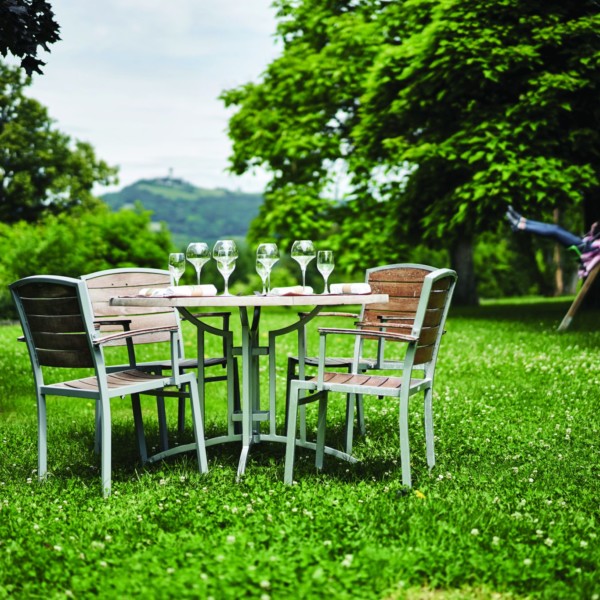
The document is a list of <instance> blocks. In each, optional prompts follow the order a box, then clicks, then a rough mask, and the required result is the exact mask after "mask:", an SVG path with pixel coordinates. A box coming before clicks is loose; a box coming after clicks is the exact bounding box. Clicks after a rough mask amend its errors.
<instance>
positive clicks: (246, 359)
mask: <svg viewBox="0 0 600 600" xmlns="http://www.w3.org/2000/svg"><path fill="white" fill-rule="evenodd" d="M240 322H241V325H242V349H241V350H242V453H241V455H240V462H239V464H238V471H237V477H238V479H239V478H240V477H241V476H242V475H243V474H244V471H245V470H246V463H247V461H248V453H249V451H250V446H251V445H252V444H253V442H254V441H259V440H260V425H259V424H258V422H256V424H255V419H254V417H255V414H256V413H258V411H259V410H260V388H259V385H260V381H259V376H258V374H259V364H258V363H259V354H260V349H259V345H258V341H259V340H258V325H259V322H260V307H254V316H253V319H252V323H250V320H249V318H248V309H247V308H246V307H245V306H241V307H240Z"/></svg>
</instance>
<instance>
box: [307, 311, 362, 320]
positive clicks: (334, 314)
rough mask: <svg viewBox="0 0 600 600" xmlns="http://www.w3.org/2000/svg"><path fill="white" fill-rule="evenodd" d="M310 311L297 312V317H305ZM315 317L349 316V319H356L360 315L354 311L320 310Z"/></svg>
mask: <svg viewBox="0 0 600 600" xmlns="http://www.w3.org/2000/svg"><path fill="white" fill-rule="evenodd" d="M309 314H310V313H307V312H299V313H298V316H299V317H306V316H308V315H309ZM316 316H317V317H350V318H351V319H358V317H359V316H360V315H357V314H356V313H346V312H320V313H318V314H317V315H316Z"/></svg>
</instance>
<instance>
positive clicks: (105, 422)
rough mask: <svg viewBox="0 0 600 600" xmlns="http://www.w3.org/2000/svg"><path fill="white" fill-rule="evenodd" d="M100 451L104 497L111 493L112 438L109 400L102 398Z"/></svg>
mask: <svg viewBox="0 0 600 600" xmlns="http://www.w3.org/2000/svg"><path fill="white" fill-rule="evenodd" d="M138 401H139V395H138ZM101 402H102V420H101V423H102V424H101V430H102V451H101V464H102V467H101V473H102V494H103V496H104V497H105V498H106V497H108V496H110V493H111V479H112V440H111V437H112V436H111V426H110V423H111V416H110V400H108V399H102V401H101Z"/></svg>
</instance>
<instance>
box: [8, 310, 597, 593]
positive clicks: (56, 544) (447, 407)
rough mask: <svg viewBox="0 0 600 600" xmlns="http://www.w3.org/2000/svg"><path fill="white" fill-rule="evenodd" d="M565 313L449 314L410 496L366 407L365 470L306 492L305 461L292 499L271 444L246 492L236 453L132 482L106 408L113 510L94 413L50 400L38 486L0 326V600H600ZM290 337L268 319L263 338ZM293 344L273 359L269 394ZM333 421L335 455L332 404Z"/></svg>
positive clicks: (591, 371)
mask: <svg viewBox="0 0 600 600" xmlns="http://www.w3.org/2000/svg"><path fill="white" fill-rule="evenodd" d="M567 306H568V304H567V303H564V302H562V303H561V302H541V301H537V302H527V303H523V304H519V303H517V302H512V303H507V302H503V303H502V304H494V303H486V305H484V306H482V307H481V308H479V309H471V310H463V311H461V310H458V309H456V310H453V311H452V313H451V315H450V319H449V321H448V326H447V335H446V336H445V338H444V340H443V346H442V350H441V353H440V360H439V363H438V372H437V381H436V390H435V402H434V415H435V416H434V418H435V427H436V457H437V465H436V467H435V468H434V469H433V471H432V472H431V473H429V472H428V470H427V467H426V462H425V452H424V433H423V427H422V421H421V418H422V407H421V406H420V402H419V400H418V397H416V396H415V397H413V399H412V400H413V402H412V405H411V449H412V463H413V480H414V488H413V489H412V490H411V491H410V492H409V493H404V490H403V489H402V486H401V485H400V468H399V461H398V440H397V434H396V423H397V412H396V408H395V406H394V404H393V402H390V401H384V400H379V399H377V398H367V399H366V419H367V428H368V435H367V436H366V437H364V438H361V437H357V438H356V447H355V451H356V455H357V457H359V458H360V459H361V461H360V462H359V463H358V464H356V465H350V464H347V463H342V462H338V461H336V460H335V459H333V458H331V457H326V460H325V468H324V471H323V472H322V473H317V472H316V471H315V469H314V462H313V456H312V455H311V453H310V452H308V451H306V452H302V451H301V452H298V454H297V462H296V469H295V479H296V480H297V484H296V485H294V486H291V487H286V486H284V485H283V484H282V478H283V447H282V445H279V444H265V443H263V444H260V445H258V446H256V447H253V449H252V451H251V456H250V461H249V464H248V468H247V471H246V475H245V477H244V478H243V480H242V481H241V482H240V483H236V480H235V477H236V468H237V460H238V458H239V445H237V444H231V445H228V446H223V447H220V448H215V447H212V448H209V449H208V454H209V467H210V472H209V474H208V475H206V476H200V475H199V474H198V472H197V464H196V462H195V460H194V458H193V457H192V456H191V455H189V456H183V457H180V458H179V459H177V460H172V461H169V462H163V463H160V464H156V465H152V466H149V467H145V468H144V467H140V466H139V465H138V463H137V456H136V450H135V444H134V439H133V424H132V419H131V414H130V408H129V404H128V402H127V400H123V401H118V402H115V404H114V406H115V408H114V442H113V446H114V451H115V455H114V460H113V463H114V465H113V495H112V496H111V497H110V498H109V499H107V500H104V499H102V497H101V492H100V477H99V460H98V457H97V456H96V455H95V454H94V453H93V450H92V441H93V406H91V404H90V403H87V402H78V401H73V400H70V401H65V400H64V399H60V398H51V399H50V400H49V409H48V416H49V470H50V471H51V476H50V477H49V479H48V481H47V482H45V483H44V484H40V483H38V482H37V479H36V471H35V469H36V452H37V449H36V413H35V402H34V400H33V394H32V383H31V375H30V367H29V361H28V358H27V355H26V349H25V346H24V345H23V344H20V343H17V342H16V341H15V338H16V337H17V335H18V333H19V331H18V328H17V327H15V326H4V327H1V328H0V342H1V345H0V348H1V349H0V368H1V372H2V377H1V383H0V387H1V389H0V420H1V423H2V429H1V434H0V598H5V597H6V598H8V597H10V598H44V599H47V598H69V597H73V598H89V597H100V598H120V597H123V598H125V597H127V598H138V597H145V598H209V597H213V598H215V599H222V598H263V599H265V600H266V599H267V598H272V599H273V600H277V599H280V598H324V597H325V598H326V597H329V598H336V599H337V598H342V599H343V598H348V599H350V598H352V599H355V598H382V599H388V600H395V599H401V598H408V599H432V600H438V599H443V600H448V599H455V598H473V599H487V598H489V599H492V598H495V599H508V598H510V599H513V598H561V599H562V598H600V575H599V574H598V566H599V558H600V549H599V540H598V537H597V532H598V515H599V510H598V507H599V504H598V498H599V496H600V485H599V483H600V461H599V458H600V457H599V439H600V438H599V429H600V416H599V411H598V399H599V397H600V393H599V390H600V360H599V358H600V356H599V349H600V328H599V327H598V317H599V316H600V315H599V314H598V313H586V314H581V315H578V316H577V318H576V319H575V321H574V324H573V328H572V330H571V331H569V332H567V333H564V334H557V333H556V332H555V328H556V326H557V325H558V323H559V322H560V319H561V318H562V315H563V314H564V312H565V311H566V308H567ZM291 318H293V313H292V312H290V311H281V312H278V313H276V312H270V311H265V313H264V315H263V324H262V325H263V327H262V330H261V331H262V332H263V333H264V332H266V331H267V330H268V329H269V328H270V327H273V326H280V325H282V324H284V323H286V322H289V321H290V319H291ZM234 320H236V319H234ZM324 322H326V321H325V319H323V320H321V321H319V324H321V323H324ZM189 334H190V335H187V338H188V340H189V343H190V346H189V349H188V352H189V353H191V352H193V347H192V346H191V342H192V340H193V332H191V331H190V332H189ZM342 340H343V342H342V343H346V342H347V341H348V340H346V339H345V337H344V338H342ZM294 342H295V340H294V338H293V336H292V337H289V339H287V340H286V341H285V343H284V344H282V347H281V352H279V357H280V361H281V363H280V366H281V368H280V370H279V371H280V372H279V376H278V383H279V386H280V387H279V389H280V390H281V391H283V383H284V374H285V357H286V354H287V353H292V352H294ZM311 343H312V344H315V343H316V339H315V337H312V338H311ZM332 352H335V353H340V354H341V353H347V352H349V348H347V347H343V346H338V347H332ZM261 368H262V365H261ZM263 372H264V375H265V376H264V377H263V380H266V364H265V365H264V371H263ZM264 383H265V384H266V381H264ZM209 393H210V406H209V407H208V415H207V417H208V418H207V432H208V433H212V432H216V431H217V430H220V429H222V428H223V426H224V418H223V413H222V410H223V406H224V388H223V387H222V386H221V384H213V385H212V387H210V388H209ZM152 402H153V401H152V400H151V399H148V401H147V403H146V405H145V411H146V416H147V418H146V424H147V429H148V435H149V438H150V442H151V443H154V444H155V443H156V441H157V426H156V414H155V410H154V407H153V403H152ZM331 407H332V408H331V410H330V415H329V423H330V426H329V429H328V434H331V436H332V437H333V441H332V442H331V443H339V441H340V440H341V437H342V421H343V410H344V399H343V398H342V397H338V398H337V401H336V402H331ZM311 408H312V407H311ZM169 409H170V410H169V415H170V418H171V419H173V417H174V416H175V414H176V411H175V410H174V407H173V406H170V407H169ZM313 412H314V411H311V414H310V416H309V422H310V423H313V424H314V421H315V417H314V415H313ZM282 419H283V415H282V414H280V415H279V422H280V423H281V422H282ZM190 438H191V432H190V431H186V440H187V439H190ZM177 441H178V440H176V439H175V438H173V439H172V442H173V443H176V442H177ZM184 441H185V440H184Z"/></svg>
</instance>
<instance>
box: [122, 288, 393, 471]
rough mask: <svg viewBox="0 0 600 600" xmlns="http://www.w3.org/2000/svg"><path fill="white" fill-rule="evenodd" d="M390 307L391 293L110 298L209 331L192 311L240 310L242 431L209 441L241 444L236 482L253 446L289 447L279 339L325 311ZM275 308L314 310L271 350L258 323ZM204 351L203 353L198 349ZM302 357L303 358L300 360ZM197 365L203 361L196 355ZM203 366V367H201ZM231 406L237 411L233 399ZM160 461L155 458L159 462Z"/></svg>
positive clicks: (279, 332)
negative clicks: (279, 410)
mask: <svg viewBox="0 0 600 600" xmlns="http://www.w3.org/2000/svg"><path fill="white" fill-rule="evenodd" d="M387 302H388V296H387V294H302V295H281V296H272V295H270V296H262V295H257V294H255V295H251V296H170V297H142V296H139V297H138V296H135V297H134V296H128V297H115V298H112V299H111V304H113V305H115V306H131V307H135V306H145V307H148V306H155V307H173V308H176V309H177V310H178V311H179V312H180V313H181V315H182V317H183V318H184V319H186V320H188V321H191V322H192V323H194V324H195V325H196V326H197V327H200V328H201V329H202V330H204V331H208V332H210V330H211V329H212V326H209V325H206V323H203V322H202V321H201V315H198V316H195V315H193V314H192V313H191V312H190V310H191V309H194V308H215V309H217V308H218V309H221V308H228V307H230V308H237V309H238V310H239V314H240V322H241V329H242V335H241V345H240V346H236V347H234V353H235V354H237V355H239V356H241V363H242V386H241V387H242V390H241V411H240V414H235V415H234V414H230V415H228V417H229V419H230V421H233V420H241V423H242V432H241V433H234V432H233V431H229V433H228V434H227V435H224V436H219V437H215V438H211V439H209V440H207V441H206V445H207V446H211V445H214V444H218V443H223V442H231V441H241V442H242V452H241V455H240V461H239V464H238V471H237V474H238V478H239V477H240V476H241V475H242V474H243V473H244V471H245V469H246V462H247V460H248V453H249V451H250V447H251V446H252V444H255V443H258V442H260V441H261V440H263V441H269V442H271V441H272V442H281V443H286V441H287V439H286V436H285V435H279V434H277V432H276V429H275V409H276V393H275V340H276V338H277V337H278V336H280V335H284V334H287V333H290V332H293V331H298V330H299V329H301V328H303V327H304V326H305V325H306V323H308V322H309V321H310V320H311V319H313V318H314V317H316V316H317V314H318V313H319V312H320V311H321V310H322V309H323V307H325V306H344V305H345V306H347V305H366V304H369V305H372V304H385V303H387ZM274 306H290V307H310V310H308V312H305V313H302V314H301V316H299V318H298V319H297V320H296V321H294V322H293V323H291V324H290V325H289V326H287V327H284V328H281V329H277V330H273V331H270V332H269V336H268V339H269V342H268V345H267V346H261V345H260V344H259V324H260V315H261V310H262V309H263V308H269V307H274ZM249 309H252V310H253V315H252V318H250V317H249V314H248V311H249ZM199 350H201V349H199ZM261 355H262V356H264V355H268V356H269V390H270V392H269V396H270V397H269V408H268V410H261V408H260V387H259V368H258V364H259V357H260V356H261ZM302 355H303V353H299V356H302ZM198 359H199V361H202V359H203V357H202V356H198ZM199 364H201V362H200V363H199ZM301 367H302V368H301V370H300V376H301V377H302V376H303V365H301ZM228 406H229V407H231V406H233V404H232V402H231V399H230V401H229V402H228ZM264 421H268V422H269V433H265V432H262V433H261V431H260V422H264ZM296 443H297V445H299V446H303V447H306V448H311V449H314V448H315V444H314V443H312V442H308V441H306V438H305V435H301V437H300V438H299V439H298V440H297V441H296ZM325 452H326V453H328V454H332V455H334V456H337V457H338V458H342V459H345V460H349V461H353V460H354V459H353V458H352V457H351V456H349V455H348V454H346V453H344V452H341V451H339V450H336V449H334V448H329V447H326V448H325ZM159 457H160V456H159V455H157V459H158V458H159Z"/></svg>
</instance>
